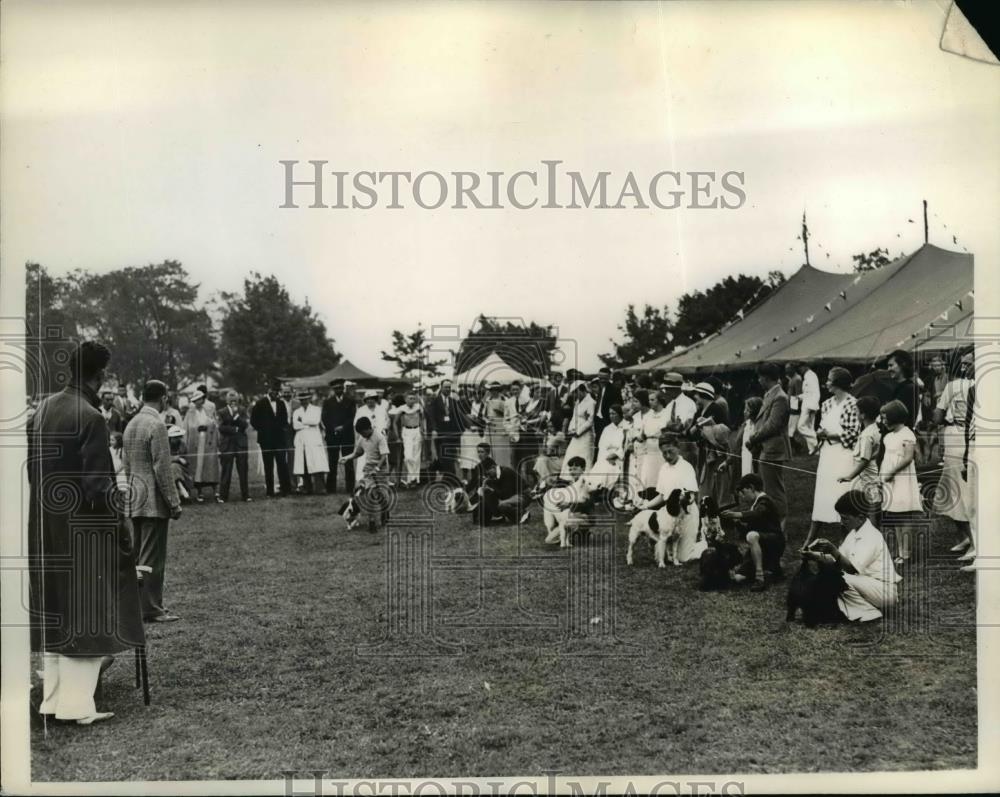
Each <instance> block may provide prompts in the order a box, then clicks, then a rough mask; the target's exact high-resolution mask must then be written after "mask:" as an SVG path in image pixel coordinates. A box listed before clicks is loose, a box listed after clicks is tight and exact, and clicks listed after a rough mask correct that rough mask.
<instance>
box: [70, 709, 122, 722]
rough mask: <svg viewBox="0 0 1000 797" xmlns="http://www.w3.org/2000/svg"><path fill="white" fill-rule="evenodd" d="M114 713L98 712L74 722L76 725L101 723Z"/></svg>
mask: <svg viewBox="0 0 1000 797" xmlns="http://www.w3.org/2000/svg"><path fill="white" fill-rule="evenodd" d="M114 715H115V713H114V712H113V711H98V712H97V713H96V714H91V715H90V716H89V717H84V718H83V719H78V720H77V721H76V724H77V725H93V724H94V723H95V722H103V721H104V720H109V719H111V718H112V717H113V716H114Z"/></svg>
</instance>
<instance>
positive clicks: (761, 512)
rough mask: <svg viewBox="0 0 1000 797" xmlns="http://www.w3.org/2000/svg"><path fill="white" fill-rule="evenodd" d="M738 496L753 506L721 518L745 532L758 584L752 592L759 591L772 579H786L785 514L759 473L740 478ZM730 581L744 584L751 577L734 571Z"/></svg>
mask: <svg viewBox="0 0 1000 797" xmlns="http://www.w3.org/2000/svg"><path fill="white" fill-rule="evenodd" d="M736 495H737V498H739V500H740V502H741V503H743V504H749V506H750V508H749V509H745V510H742V511H740V510H735V509H729V510H726V511H724V512H722V513H721V517H723V518H728V519H730V520H735V521H737V522H738V524H739V526H740V528H742V529H743V530H744V532H745V533H744V539H745V540H746V543H747V545H748V546H749V551H748V553H749V555H750V559H751V561H752V562H753V572H754V583H753V586H751V587H750V589H752V590H754V591H755V592H759V591H760V590H763V589H765V588H766V587H767V577H768V576H770V577H771V579H772V580H774V581H780V580H781V579H783V578H784V572H783V571H782V569H781V555H782V554H783V553H784V552H785V534H784V532H783V531H782V529H781V514H780V513H779V511H778V507H777V505H776V504H775V503H774V499H772V498H771V497H770V496H769V495H767V494H766V493H765V492H764V481H763V479H761V478H760V476H758V475H757V474H756V473H747V474H746V475H745V476H741V477H740V480H739V482H738V483H737V488H736ZM730 578H731V579H732V580H733V581H736V582H740V581H744V580H746V578H747V576H746V574H744V573H737V572H734V573H731V574H730Z"/></svg>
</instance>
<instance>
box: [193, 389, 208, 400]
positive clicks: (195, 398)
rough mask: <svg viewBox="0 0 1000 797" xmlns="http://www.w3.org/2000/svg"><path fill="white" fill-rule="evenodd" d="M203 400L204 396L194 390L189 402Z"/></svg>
mask: <svg viewBox="0 0 1000 797" xmlns="http://www.w3.org/2000/svg"><path fill="white" fill-rule="evenodd" d="M205 398H206V396H205V394H204V393H203V392H202V391H200V390H196V391H194V393H192V394H191V401H203V400H204V399H205Z"/></svg>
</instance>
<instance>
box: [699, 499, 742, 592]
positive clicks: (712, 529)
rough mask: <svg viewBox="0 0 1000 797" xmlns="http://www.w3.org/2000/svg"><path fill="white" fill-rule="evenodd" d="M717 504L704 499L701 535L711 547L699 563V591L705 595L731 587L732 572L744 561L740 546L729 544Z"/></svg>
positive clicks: (713, 500)
mask: <svg viewBox="0 0 1000 797" xmlns="http://www.w3.org/2000/svg"><path fill="white" fill-rule="evenodd" d="M720 512H721V509H720V508H719V505H718V502H717V501H716V500H715V498H713V497H712V496H710V495H706V496H705V497H704V498H702V499H701V533H702V536H703V537H704V538H705V543H706V544H707V545H708V547H707V548H706V549H705V550H704V551H702V553H701V559H700V560H699V562H698V570H699V581H698V589H700V590H702V591H703V592H707V591H710V590H717V589H726V587H728V586H729V585H730V584H731V583H732V579H731V578H730V575H729V574H730V571H731V570H733V568H735V567H738V566H739V565H740V563H741V562H742V560H743V556H742V555H741V554H740V549H739V546H737V545H736V544H735V543H732V542H727V541H726V532H725V530H724V529H723V528H722V521H721V520H720V517H719V515H720Z"/></svg>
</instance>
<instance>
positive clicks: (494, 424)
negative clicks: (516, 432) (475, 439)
mask: <svg viewBox="0 0 1000 797" xmlns="http://www.w3.org/2000/svg"><path fill="white" fill-rule="evenodd" d="M501 387H502V385H501V384H500V383H499V382H490V383H489V384H488V385H487V386H486V389H487V390H488V391H489V395H487V397H486V400H485V401H484V402H483V417H484V420H485V422H486V442H487V443H489V444H490V456H491V457H492V459H493V461H494V462H496V464H497V465H501V466H503V467H505V468H509V467H510V463H511V450H510V435H509V434H508V432H507V429H508V426H509V423H510V417H509V416H510V404H509V403H508V402H507V399H506V398H504V397H503V396H502V395H501V394H500V390H501Z"/></svg>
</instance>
